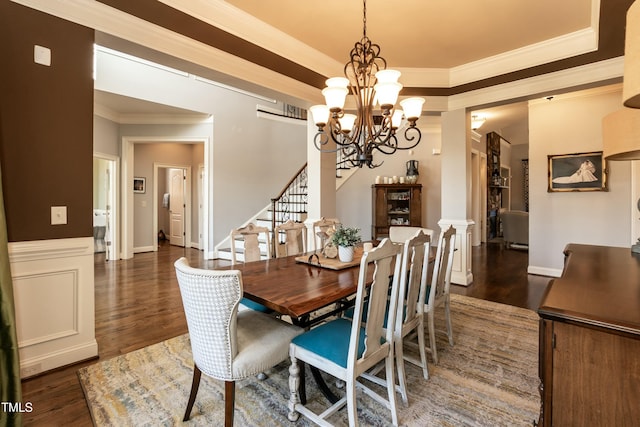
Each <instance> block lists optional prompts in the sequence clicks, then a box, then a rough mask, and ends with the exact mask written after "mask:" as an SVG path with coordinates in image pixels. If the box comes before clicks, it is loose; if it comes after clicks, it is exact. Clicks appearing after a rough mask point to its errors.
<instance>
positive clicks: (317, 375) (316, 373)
mask: <svg viewBox="0 0 640 427" xmlns="http://www.w3.org/2000/svg"><path fill="white" fill-rule="evenodd" d="M309 368H310V369H311V375H313V379H314V380H315V381H316V384H318V387H319V388H320V391H321V392H322V394H324V395H325V397H326V398H327V400H329V402H331V403H332V404H333V403H336V402H337V401H338V400H340V398H339V397H338V396H336V395H335V394H333V392H332V391H331V390H330V389H329V387H328V386H327V383H326V382H325V381H324V378H322V374H321V373H320V370H319V369H318V368H316V367H315V366H309Z"/></svg>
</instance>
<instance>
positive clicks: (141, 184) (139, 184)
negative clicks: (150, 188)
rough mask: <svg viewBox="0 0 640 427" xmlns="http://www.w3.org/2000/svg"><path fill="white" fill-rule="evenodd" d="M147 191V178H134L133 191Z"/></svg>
mask: <svg viewBox="0 0 640 427" xmlns="http://www.w3.org/2000/svg"><path fill="white" fill-rule="evenodd" d="M145 191H147V180H146V178H138V177H135V178H133V192H134V193H144V192H145Z"/></svg>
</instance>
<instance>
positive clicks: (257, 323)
mask: <svg viewBox="0 0 640 427" xmlns="http://www.w3.org/2000/svg"><path fill="white" fill-rule="evenodd" d="M175 269H176V276H177V278H178V284H179V285H180V294H181V295H182V304H183V306H184V313H185V316H186V318H187V326H188V328H189V338H190V340H191V350H192V352H193V363H194V366H193V382H192V385H191V394H190V396H189V401H188V403H187V409H186V412H185V414H184V421H187V420H188V419H189V417H190V415H191V409H192V408H193V404H194V402H195V399H196V395H197V393H198V386H199V385H200V376H201V373H205V374H206V375H209V376H210V377H213V378H216V379H218V380H222V381H224V382H225V425H226V426H232V425H233V414H234V407H235V403H234V400H235V381H237V380H241V379H244V378H247V377H250V376H254V375H256V374H258V373H260V372H262V371H264V370H267V369H269V368H271V367H273V366H275V365H277V364H278V363H280V362H282V361H283V360H285V359H286V358H287V356H288V354H289V343H290V342H291V339H293V338H294V337H295V336H297V335H299V334H301V333H302V332H303V330H302V329H301V328H298V327H297V326H293V325H290V324H288V323H285V322H283V321H281V320H278V319H276V318H274V317H271V316H269V315H267V314H264V313H261V312H258V311H253V310H245V311H240V312H239V311H238V305H239V303H240V299H241V298H242V276H241V273H240V272H239V271H238V270H220V271H216V270H203V269H197V268H192V267H190V266H189V263H188V261H187V259H186V258H184V257H183V258H180V259H179V260H178V261H176V262H175Z"/></svg>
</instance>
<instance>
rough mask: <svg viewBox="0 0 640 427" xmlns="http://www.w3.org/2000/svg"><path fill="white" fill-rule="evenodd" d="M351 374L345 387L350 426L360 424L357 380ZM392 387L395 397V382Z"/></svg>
mask: <svg viewBox="0 0 640 427" xmlns="http://www.w3.org/2000/svg"><path fill="white" fill-rule="evenodd" d="M392 371H393V370H392ZM350 375H351V376H350V377H349V379H347V381H346V384H345V387H346V390H345V392H346V393H345V397H346V400H347V413H348V415H349V425H350V426H357V425H358V412H357V410H356V380H355V378H353V375H352V374H350ZM387 381H389V379H388V378H387ZM391 387H393V389H394V390H393V396H394V397H395V393H396V391H395V384H392V385H391Z"/></svg>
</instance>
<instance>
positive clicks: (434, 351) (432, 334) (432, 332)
mask: <svg viewBox="0 0 640 427" xmlns="http://www.w3.org/2000/svg"><path fill="white" fill-rule="evenodd" d="M427 319H428V322H429V347H430V348H431V357H432V358H433V363H435V364H436V365H437V364H438V348H437V346H436V326H435V319H434V316H433V309H431V311H429V313H428V314H427Z"/></svg>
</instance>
